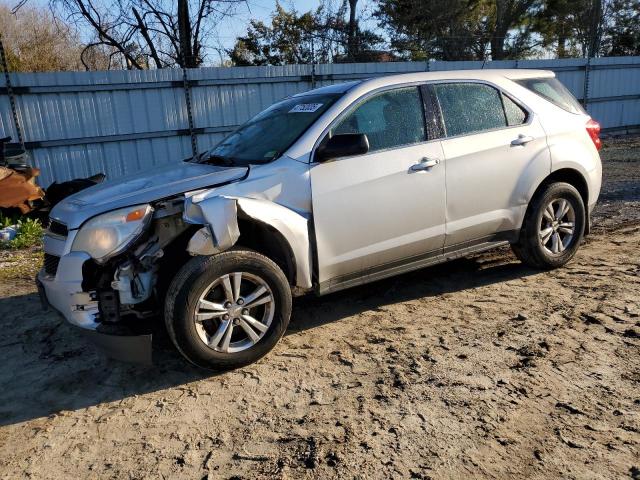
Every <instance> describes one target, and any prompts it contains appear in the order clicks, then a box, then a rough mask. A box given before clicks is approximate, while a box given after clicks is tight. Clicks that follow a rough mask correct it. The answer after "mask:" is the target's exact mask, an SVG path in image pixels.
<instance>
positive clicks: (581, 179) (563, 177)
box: [525, 167, 591, 235]
mask: <svg viewBox="0 0 640 480" xmlns="http://www.w3.org/2000/svg"><path fill="white" fill-rule="evenodd" d="M557 182H564V183H568V184H569V185H571V186H573V187H574V188H575V189H576V190H578V193H580V197H581V198H582V202H583V203H584V208H585V212H586V218H585V232H584V233H585V235H587V234H588V233H589V231H590V228H591V222H590V219H589V213H588V209H589V184H588V183H587V180H586V178H585V176H584V175H583V174H582V173H581V172H580V171H579V170H576V169H575V168H568V167H566V168H560V169H558V170H555V171H553V172H551V173H550V174H549V175H548V176H547V177H545V178H544V179H543V180H542V182H540V184H539V185H538V186H537V187H536V189H535V190H534V192H533V194H532V195H531V196H530V197H529V204H528V205H527V211H526V214H525V217H526V215H528V214H529V209H530V208H531V204H532V203H533V199H534V198H536V196H537V195H539V194H540V192H541V191H543V190H544V189H545V188H546V187H547V186H548V185H551V184H552V183H557Z"/></svg>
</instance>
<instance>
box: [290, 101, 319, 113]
mask: <svg viewBox="0 0 640 480" xmlns="http://www.w3.org/2000/svg"><path fill="white" fill-rule="evenodd" d="M321 106H322V104H321V103H299V104H298V105H296V106H295V107H293V108H292V109H291V110H289V113H313V112H315V111H316V110H318V109H319V108H320V107H321Z"/></svg>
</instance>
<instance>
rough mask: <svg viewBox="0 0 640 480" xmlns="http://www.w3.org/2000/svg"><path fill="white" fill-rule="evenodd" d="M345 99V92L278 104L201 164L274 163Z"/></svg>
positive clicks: (264, 112) (232, 136) (203, 158)
mask: <svg viewBox="0 0 640 480" xmlns="http://www.w3.org/2000/svg"><path fill="white" fill-rule="evenodd" d="M341 96H342V93H325V94H311V95H301V96H295V97H291V98H287V99H285V100H283V101H281V102H278V103H276V104H274V105H272V106H271V107H269V108H267V109H266V110H264V111H263V112H261V113H259V114H258V115H256V116H255V117H253V118H252V119H251V120H249V121H248V122H247V123H245V124H244V125H242V126H241V127H240V128H238V129H237V130H236V131H235V132H233V133H232V134H231V135H229V136H228V137H227V138H225V139H224V140H223V141H222V142H220V143H219V144H218V145H216V146H215V147H214V148H213V149H211V150H210V151H208V152H206V154H204V155H203V156H202V157H199V160H198V161H200V162H203V163H207V162H209V163H222V164H224V165H239V166H243V165H249V164H260V163H268V162H271V161H273V160H275V159H276V158H278V157H279V156H280V155H282V154H283V153H284V152H285V151H286V150H287V149H288V148H289V147H290V146H291V145H293V143H294V142H295V141H296V140H297V139H298V138H299V137H300V136H301V135H302V134H303V133H304V132H305V131H306V130H307V129H308V128H309V127H310V126H311V125H312V124H313V123H314V122H315V121H316V120H317V119H318V118H320V116H321V115H322V114H323V113H324V112H326V111H327V109H328V108H329V107H330V106H331V105H333V104H334V103H335V102H336V100H338V98H340V97H341Z"/></svg>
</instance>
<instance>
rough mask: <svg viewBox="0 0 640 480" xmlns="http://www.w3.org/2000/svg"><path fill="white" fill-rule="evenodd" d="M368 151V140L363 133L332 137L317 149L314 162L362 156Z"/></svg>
mask: <svg viewBox="0 0 640 480" xmlns="http://www.w3.org/2000/svg"><path fill="white" fill-rule="evenodd" d="M368 151H369V139H368V138H367V135H366V134H364V133H346V134H344V135H334V136H333V137H331V138H330V139H329V140H327V141H326V142H323V143H322V144H321V145H320V146H319V147H318V150H316V158H315V161H316V162H325V161H327V160H332V159H334V158H340V157H350V156H352V155H364V154H365V153H367V152H368Z"/></svg>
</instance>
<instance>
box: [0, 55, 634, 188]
mask: <svg viewBox="0 0 640 480" xmlns="http://www.w3.org/2000/svg"><path fill="white" fill-rule="evenodd" d="M482 67H483V63H482V62H398V63H361V64H331V65H315V66H311V65H290V66H283V67H237V68H200V69H194V70H189V71H188V72H187V77H188V86H189V88H190V92H191V98H192V105H191V108H192V115H193V125H194V133H195V135H196V137H197V142H198V147H199V150H200V151H203V150H205V149H207V148H209V147H211V146H213V145H215V144H216V143H217V142H218V141H220V140H221V139H222V138H223V137H224V136H225V135H226V134H227V133H228V132H230V131H232V130H233V129H234V128H235V127H236V126H238V125H240V124H242V123H243V122H244V121H245V120H247V119H249V118H250V117H251V116H253V115H255V114H256V113H258V112H259V111H261V110H263V109H264V108H266V107H267V106H269V105H271V104H272V103H274V102H275V101H277V100H280V99H282V98H284V97H287V96H289V95H292V94H295V93H298V92H303V91H305V90H309V89H311V88H313V87H318V86H323V85H328V84H331V83H336V82H343V81H347V80H353V79H361V78H367V77H371V76H375V75H385V74H391V73H402V72H420V71H436V70H453V69H470V68H482ZM484 68H540V69H548V70H554V71H555V72H556V73H557V75H558V77H559V79H560V80H561V81H562V82H563V83H564V84H565V85H566V86H567V87H568V88H569V89H570V90H571V91H572V92H573V94H574V95H575V96H576V97H578V98H579V99H580V100H583V101H586V104H587V108H588V110H589V112H590V113H591V114H592V115H593V117H594V118H596V119H598V120H599V121H600V122H601V124H602V125H603V127H604V128H605V129H608V130H625V129H632V128H638V127H640V57H615V58H598V59H591V60H589V61H587V60H586V59H563V60H520V61H500V62H486V64H484ZM11 82H12V85H13V90H14V93H15V95H16V103H17V110H18V112H17V113H18V117H19V120H20V122H21V126H22V129H23V135H24V139H25V142H26V146H27V148H28V150H29V151H30V153H31V155H32V158H33V159H34V163H35V164H36V165H37V166H38V167H40V168H41V169H42V174H41V179H40V183H41V184H42V185H44V186H47V185H49V184H50V183H51V182H52V181H54V180H57V181H62V180H68V179H71V178H77V177H86V176H88V175H92V174H94V173H97V172H105V173H107V175H108V176H109V177H110V178H115V177H119V176H121V175H125V174H127V173H131V172H134V171H136V170H139V169H141V168H153V167H154V166H155V165H160V164H165V163H167V162H172V161H178V160H181V159H183V158H186V157H188V156H190V155H191V153H190V152H191V142H190V129H189V122H188V110H187V104H186V102H185V83H184V81H183V77H182V72H181V71H180V70H176V69H166V70H149V71H108V72H59V73H31V74H25V73H20V74H12V75H11ZM0 94H1V95H0V136H7V135H11V136H13V137H14V138H17V135H16V130H15V126H14V124H13V120H12V117H11V110H10V106H9V99H8V96H7V89H6V88H1V87H0Z"/></svg>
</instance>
